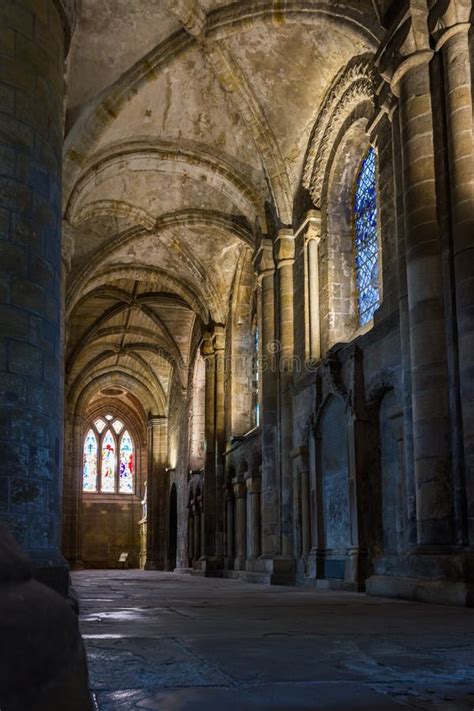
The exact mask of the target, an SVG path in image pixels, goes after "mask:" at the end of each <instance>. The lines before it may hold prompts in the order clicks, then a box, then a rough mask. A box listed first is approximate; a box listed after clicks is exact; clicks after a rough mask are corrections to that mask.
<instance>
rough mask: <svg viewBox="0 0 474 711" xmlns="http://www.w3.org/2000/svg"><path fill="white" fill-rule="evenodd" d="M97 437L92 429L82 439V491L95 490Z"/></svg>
mask: <svg viewBox="0 0 474 711" xmlns="http://www.w3.org/2000/svg"><path fill="white" fill-rule="evenodd" d="M97 449H98V446H97V437H96V436H95V434H94V431H93V430H89V432H88V433H87V434H86V438H85V440H84V461H83V470H82V471H83V475H82V476H83V479H82V481H83V484H82V486H83V489H84V491H96V490H97Z"/></svg>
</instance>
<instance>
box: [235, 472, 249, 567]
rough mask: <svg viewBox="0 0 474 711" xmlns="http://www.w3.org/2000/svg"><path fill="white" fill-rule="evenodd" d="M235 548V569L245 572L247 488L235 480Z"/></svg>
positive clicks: (243, 483)
mask: <svg viewBox="0 0 474 711" xmlns="http://www.w3.org/2000/svg"><path fill="white" fill-rule="evenodd" d="M233 485H234V498H235V516H236V547H237V551H236V553H237V555H236V559H235V569H236V570H245V560H246V557H247V487H246V485H245V482H243V481H238V480H235V479H234V481H233Z"/></svg>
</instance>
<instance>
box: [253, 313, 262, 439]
mask: <svg viewBox="0 0 474 711" xmlns="http://www.w3.org/2000/svg"><path fill="white" fill-rule="evenodd" d="M253 341H254V358H253V393H252V397H253V403H252V404H253V412H254V425H255V427H258V426H259V424H260V357H259V354H260V332H259V330H258V326H256V327H255V330H254V333H253Z"/></svg>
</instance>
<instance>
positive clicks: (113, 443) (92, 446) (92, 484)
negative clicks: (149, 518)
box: [82, 415, 135, 494]
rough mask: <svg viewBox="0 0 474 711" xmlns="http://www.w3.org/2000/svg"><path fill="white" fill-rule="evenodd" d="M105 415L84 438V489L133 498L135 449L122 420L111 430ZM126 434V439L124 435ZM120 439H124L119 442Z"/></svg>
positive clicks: (114, 422) (90, 491) (114, 420)
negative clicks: (127, 495) (126, 495)
mask: <svg viewBox="0 0 474 711" xmlns="http://www.w3.org/2000/svg"><path fill="white" fill-rule="evenodd" d="M109 417H112V416H111V415H110V416H109V415H105V416H101V417H98V418H97V419H96V420H94V423H93V425H92V426H91V428H90V429H89V431H88V432H87V434H86V436H85V437H84V452H83V455H84V459H83V475H82V489H83V491H85V492H89V493H97V492H99V491H100V493H102V494H116V493H120V494H133V492H134V489H135V448H134V444H133V439H132V437H131V435H130V433H129V432H128V430H126V429H125V430H124V427H125V425H124V423H123V421H121V420H118V419H114V418H113V417H112V419H113V422H112V423H111V426H110V425H108V424H107V420H108V422H109V423H110V419H109ZM122 431H123V434H122V436H121V437H120V433H121V432H122ZM119 437H120V439H119Z"/></svg>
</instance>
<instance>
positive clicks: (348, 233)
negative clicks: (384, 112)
mask: <svg viewBox="0 0 474 711" xmlns="http://www.w3.org/2000/svg"><path fill="white" fill-rule="evenodd" d="M364 108H365V107H359V108H358V110H355V111H354V112H352V113H351V114H350V115H349V116H348V117H347V119H346V121H345V122H344V124H343V126H342V127H341V130H340V132H339V135H338V138H337V140H336V142H335V144H334V146H333V148H332V151H331V160H330V161H329V164H328V170H327V174H326V179H325V183H324V191H323V195H324V199H323V210H322V230H321V232H322V235H321V236H322V239H321V251H320V266H321V268H322V285H321V325H322V329H321V330H322V342H323V352H327V351H328V350H329V349H330V348H331V347H332V346H334V345H336V343H348V342H351V341H353V340H354V339H355V338H357V337H358V336H361V335H363V334H364V333H367V332H368V331H370V330H371V329H372V328H373V325H374V320H373V319H371V320H370V321H369V322H368V323H366V324H365V325H363V326H361V325H360V324H359V318H358V299H357V287H356V270H355V219H354V200H355V194H356V186H357V178H358V175H359V171H360V167H361V165H362V161H363V160H364V157H365V156H366V155H367V151H368V150H369V148H370V147H372V148H373V149H374V150H375V153H376V157H377V161H378V150H377V146H374V145H372V144H371V142H370V138H369V135H368V133H367V127H368V124H369V118H370V113H369V112H366V111H365V110H364ZM378 178H379V171H377V180H378ZM379 196H380V189H379V186H378V185H377V213H378V215H377V221H378V229H377V242H378V254H379V293H380V305H381V304H382V301H383V280H382V278H383V253H382V239H381V236H382V230H381V210H380V197H379Z"/></svg>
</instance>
